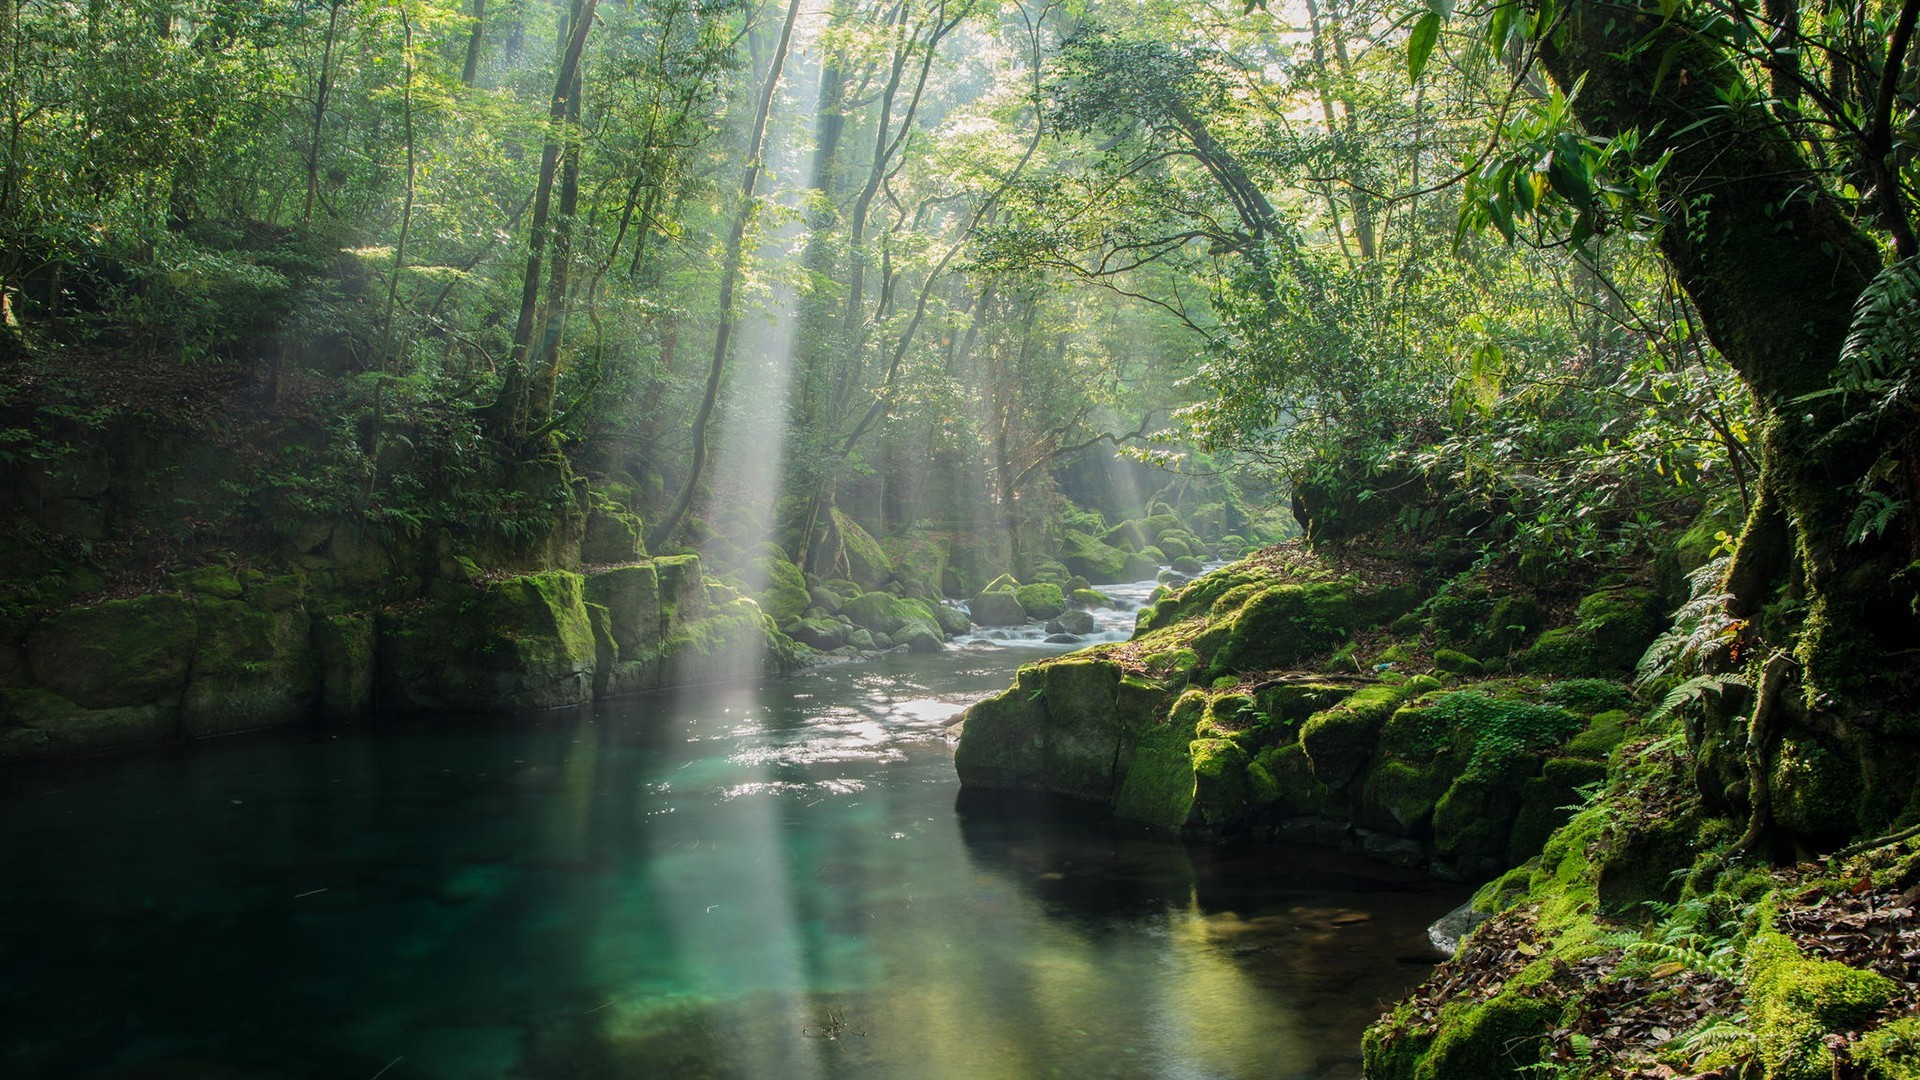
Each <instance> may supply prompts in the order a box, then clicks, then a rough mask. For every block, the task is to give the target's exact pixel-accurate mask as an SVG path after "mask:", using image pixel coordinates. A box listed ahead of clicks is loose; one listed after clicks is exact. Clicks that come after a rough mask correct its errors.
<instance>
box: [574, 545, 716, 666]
mask: <svg viewBox="0 0 1920 1080" xmlns="http://www.w3.org/2000/svg"><path fill="white" fill-rule="evenodd" d="M682 576H683V577H684V576H685V575H684V574H683V575H682ZM586 599H587V602H588V603H589V604H593V605H598V606H599V607H602V608H605V609H606V612H607V633H608V634H609V636H610V638H611V640H612V644H613V656H612V666H611V667H607V668H604V669H603V670H601V671H599V672H598V673H597V674H598V681H599V692H600V693H602V694H626V693H632V692H634V691H638V690H649V689H652V688H654V687H657V686H659V685H660V643H661V639H662V638H663V637H664V635H665V633H666V625H665V620H664V619H663V617H662V613H661V600H660V573H659V569H658V567H657V565H656V564H654V563H644V562H643V563H636V564H634V565H631V566H620V567H615V568H613V569H610V570H598V571H594V572H592V573H589V574H587V575H586ZM703 603H704V600H702V601H700V602H698V603H693V604H692V608H693V609H694V610H698V608H699V607H700V606H701V604H703Z"/></svg>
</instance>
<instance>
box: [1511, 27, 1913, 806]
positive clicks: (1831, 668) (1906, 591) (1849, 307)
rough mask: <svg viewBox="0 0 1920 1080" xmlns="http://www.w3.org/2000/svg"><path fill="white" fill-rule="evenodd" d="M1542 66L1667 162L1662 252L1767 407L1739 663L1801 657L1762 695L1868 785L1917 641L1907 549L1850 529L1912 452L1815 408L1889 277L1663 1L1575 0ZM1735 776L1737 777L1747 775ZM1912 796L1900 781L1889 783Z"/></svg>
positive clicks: (1868, 241) (1715, 55) (1863, 238)
mask: <svg viewBox="0 0 1920 1080" xmlns="http://www.w3.org/2000/svg"><path fill="white" fill-rule="evenodd" d="M1656 28H1657V29H1656ZM1541 57H1542V59H1543V61H1544V62H1545V65H1546V67H1547V70H1548V71H1549V73H1550V74H1551V75H1552V77H1553V79H1554V81H1555V82H1557V83H1558V84H1559V85H1560V86H1561V87H1563V88H1567V89H1569V90H1570V89H1571V88H1572V87H1574V86H1575V85H1576V84H1577V83H1579V82H1580V80H1581V79H1583V78H1584V80H1585V83H1584V87H1583V88H1582V90H1581V92H1580V94H1579V96H1578V98H1577V100H1576V101H1575V103H1574V111H1575V113H1576V115H1577V116H1578V118H1579V120H1580V122H1581V123H1582V124H1583V125H1584V126H1585V127H1586V128H1587V130H1588V131H1590V132H1592V133H1594V134H1596V135H1601V136H1610V135H1615V134H1619V133H1622V132H1626V131H1630V130H1638V131H1639V132H1641V133H1642V135H1643V136H1644V141H1643V143H1642V153H1643V154H1644V156H1645V158H1646V159H1647V160H1649V161H1651V160H1653V159H1656V158H1658V157H1659V156H1660V155H1661V154H1663V153H1670V154H1671V155H1672V158H1671V160H1670V161H1669V162H1668V163H1667V165H1666V167H1665V169H1664V171H1663V172H1662V173H1661V174H1660V180H1659V186H1660V198H1661V203H1662V205H1661V209H1662V211H1663V212H1664V213H1665V214H1666V216H1667V219H1668V224H1667V226H1666V228H1665V229H1664V231H1663V232H1662V235H1661V241H1660V242H1661V247H1662V249H1663V251H1664V252H1665V254H1666V257H1667V259H1668V261H1669V262H1670V264H1671V265H1672V268H1673V271H1674V274H1675V276H1676V278H1677V279H1678V280H1679V282H1680V283H1681V285H1682V286H1683V287H1684V288H1685V289H1686V290H1687V292H1688V294H1689V295H1690V296H1691V298H1692V300H1693V302H1694V305H1695V307H1696V308H1697V309H1698V310H1699V312H1700V317H1701V320H1702V322H1703V324H1704V326H1705V329H1706V331H1707V334H1708V336H1709V337H1710V338H1711V339H1712V341H1713V343H1714V344H1715V346H1716V347H1718V348H1719V349H1720V351H1721V353H1722V354H1723V355H1724V356H1725V357H1726V359H1727V361H1728V363H1729V364H1730V365H1732V367H1733V368H1734V370H1735V371H1737V372H1738V373H1739V375H1740V376H1741V378H1742V379H1743V380H1744V381H1745V382H1746V384H1747V387H1748V388H1749V389H1750V390H1751V391H1752V393H1753V395H1754V399H1755V402H1756V404H1757V405H1758V408H1759V413H1760V416H1761V418H1762V423H1761V425H1760V428H1759V431H1758V442H1759V445H1760V450H1761V459H1762V476H1761V478H1760V484H1759V487H1760V491H1759V493H1758V498H1757V500H1756V505H1755V508H1754V511H1753V513H1752V515H1751V517H1750V518H1749V520H1748V522H1747V525H1746V528H1745V530H1744V532H1743V535H1742V537H1741V540H1740V543H1739V546H1738V550H1737V552H1736V555H1735V558H1734V560H1733V566H1732V569H1731V571H1730V573H1729V577H1728V580H1727V583H1726V591H1727V592H1729V593H1731V594H1732V597H1733V599H1732V601H1731V605H1732V609H1733V610H1732V612H1731V613H1732V614H1733V615H1734V616H1736V617H1739V618H1742V619H1747V620H1749V622H1748V624H1747V629H1746V632H1745V635H1744V638H1743V650H1744V656H1742V655H1740V654H1738V653H1736V654H1735V656H1734V657H1731V658H1728V659H1731V660H1733V661H1734V662H1742V663H1745V664H1746V665H1747V666H1748V667H1749V668H1750V669H1751V671H1750V680H1749V681H1750V682H1751V683H1752V684H1753V685H1755V686H1760V685H1761V684H1762V682H1763V680H1762V679H1761V678H1760V677H1759V675H1760V669H1761V667H1762V666H1763V665H1764V664H1765V663H1766V661H1767V659H1768V657H1769V656H1770V655H1771V654H1772V653H1773V651H1774V650H1775V649H1788V650H1791V653H1792V656H1793V658H1794V660H1795V661H1797V668H1798V671H1797V675H1796V676H1794V677H1789V678H1787V679H1784V680H1782V679H1772V680H1764V681H1765V682H1766V683H1768V684H1769V685H1771V686H1778V687H1780V688H1782V690H1783V691H1791V690H1793V689H1794V688H1797V690H1798V692H1797V693H1790V694H1789V696H1790V697H1791V699H1792V700H1790V701H1787V702H1784V704H1785V705H1786V706H1787V709H1786V712H1787V713H1788V717H1789V720H1790V722H1792V723H1794V724H1796V725H1797V726H1799V727H1801V728H1804V729H1806V730H1808V731H1810V732H1812V733H1814V735H1815V736H1816V737H1817V738H1819V739H1821V740H1825V741H1827V742H1829V743H1830V744H1837V746H1839V747H1844V748H1845V750H1846V751H1847V753H1845V754H1843V755H1842V756H1843V758H1845V759H1848V765H1849V767H1850V768H1852V769H1854V770H1856V771H1857V772H1858V773H1859V774H1860V775H1862V776H1871V775H1874V774H1875V772H1876V765H1877V764H1884V760H1885V758H1884V755H1885V753H1886V752H1887V751H1890V750H1896V751H1897V753H1896V754H1895V757H1898V758H1903V759H1905V758H1911V757H1912V756H1913V752H1912V749H1911V748H1909V747H1906V746H1904V745H1901V746H1894V745H1892V744H1893V743H1896V742H1898V740H1896V739H1895V738H1894V737H1893V736H1891V735H1889V734H1887V723H1888V721H1889V719H1890V717H1889V715H1888V714H1889V713H1890V712H1891V711H1892V710H1893V709H1895V708H1898V707H1900V706H1899V705H1898V704H1896V703H1897V702H1898V701H1899V698H1898V696H1897V695H1898V688H1899V687H1901V686H1902V685H1905V684H1908V683H1909V680H1910V676H1911V675H1912V674H1913V673H1914V671H1915V655H1914V646H1915V645H1916V644H1917V643H1920V624H1916V619H1915V616H1914V610H1913V602H1914V595H1913V583H1912V581H1911V580H1910V579H1909V578H1907V576H1906V567H1907V564H1908V562H1909V558H1908V555H1909V551H1910V548H1909V543H1908V538H1907V537H1905V536H1898V537H1896V536H1885V537H1882V538H1881V539H1880V540H1879V541H1877V542H1876V543H1873V544H1852V543H1849V535H1848V534H1849V524H1850V522H1851V520H1852V518H1853V515H1854V511H1855V509H1856V508H1857V506H1858V504H1859V500H1860V497H1861V496H1860V490H1859V485H1860V483H1861V481H1862V479H1863V478H1864V477H1866V476H1867V474H1868V473H1869V471H1870V470H1872V469H1873V468H1874V467H1875V466H1876V464H1877V463H1881V462H1883V461H1886V460H1888V459H1889V458H1890V457H1891V458H1892V459H1894V460H1895V461H1898V460H1899V459H1901V458H1902V456H1903V454H1904V453H1905V452H1906V448H1905V447H1903V446H1901V445H1899V443H1900V441H1901V439H1902V435H1903V433H1901V432H1891V433H1890V432H1887V431H1885V430H1872V429H1869V428H1866V427H1865V426H1861V430H1859V431H1857V432H1854V431H1851V430H1849V431H1847V432H1846V433H1844V434H1843V433H1842V432H1841V430H1840V429H1841V424H1842V421H1843V420H1845V419H1846V417H1847V415H1848V412H1847V410H1848V402H1847V400H1846V398H1845V397H1844V396H1842V395H1835V394H1828V395H1824V396H1817V397H1810V396H1809V395H1816V394H1819V393H1820V392H1821V391H1825V390H1828V389H1830V388H1831V387H1832V386H1833V381H1834V375H1835V366H1836V362H1837V361H1838V359H1839V357H1840V353H1841V349H1842V346H1843V344H1844V343H1845V340H1846V337H1847V332H1848V328H1849V325H1850V323H1851V320H1852V314H1853V308H1854V304H1855V302H1856V301H1857V300H1858V298H1859V297H1860V294H1861V293H1862V291H1863V290H1864V289H1865V288H1866V287H1867V285H1868V283H1869V282H1870V281H1871V280H1872V278H1873V277H1874V275H1875V274H1876V273H1877V272H1878V271H1879V269H1880V265H1881V255H1880V251H1879V247H1878V245H1877V244H1876V243H1875V241H1874V239H1873V238H1872V237H1871V236H1870V235H1868V234H1867V233H1865V232H1863V231H1862V230H1861V229H1860V228H1859V227H1857V226H1856V225H1855V224H1854V222H1853V221H1852V220H1851V219H1850V218H1849V216H1848V215H1847V213H1846V211H1845V208H1844V207H1843V206H1842V205H1840V204H1839V203H1838V202H1837V201H1836V200H1834V199H1832V198H1830V197H1828V196H1827V195H1826V194H1825V193H1824V191H1823V188H1822V184H1821V182H1820V178H1819V177H1818V176H1817V175H1816V174H1815V172H1814V170H1813V169H1812V168H1811V167H1810V166H1809V164H1808V162H1807V161H1806V159H1805V158H1804V156H1803V155H1802V153H1801V151H1800V148H1799V146H1798V145H1797V144H1796V142H1795V140H1794V139H1793V138H1792V136H1791V135H1790V133H1788V132H1787V131H1786V130H1785V129H1783V128H1782V127H1781V125H1780V123H1779V121H1778V120H1777V119H1776V118H1775V117H1774V115H1773V114H1772V113H1770V112H1769V111H1768V110H1767V108H1766V107H1765V105H1764V104H1763V102H1764V99H1765V95H1764V94H1761V93H1758V92H1755V91H1754V90H1753V89H1752V88H1749V87H1745V86H1742V85H1738V84H1740V83H1741V82H1742V81H1743V76H1742V75H1741V74H1740V72H1739V71H1737V70H1736V69H1735V68H1734V66H1733V65H1732V64H1731V63H1730V62H1729V58H1728V57H1727V56H1726V55H1725V54H1724V53H1722V52H1721V51H1720V49H1719V48H1718V47H1717V46H1716V45H1714V44H1712V43H1711V42H1710V40H1709V39H1707V38H1705V37H1703V36H1700V35H1695V34H1690V33H1689V32H1688V30H1687V28H1686V27H1684V26H1683V25H1681V24H1680V23H1679V22H1670V21H1665V20H1663V19H1662V16H1661V14H1660V11H1659V8H1658V6H1657V5H1656V4H1654V3H1651V2H1647V3H1632V2H1630V3H1626V4H1607V3H1595V2H1591V0H1589V2H1584V3H1580V4H1575V5H1571V6H1570V7H1569V8H1568V9H1567V11H1566V13H1565V15H1564V16H1563V25H1562V26H1561V28H1560V29H1559V31H1558V32H1557V33H1555V34H1553V35H1552V36H1550V37H1549V38H1548V39H1547V40H1546V41H1544V42H1543V43H1542V48H1541ZM1730 101H1731V102H1736V103H1741V102H1744V103H1746V104H1733V105H1729V102H1730ZM1782 601H1785V603H1782ZM1783 614H1784V616H1785V617H1781V616H1782V615H1783ZM1768 637H1772V638H1773V639H1774V640H1765V639H1766V638H1768ZM1890 691H1891V692H1892V693H1890ZM1727 734H1728V732H1727V731H1726V730H1724V728H1723V729H1722V730H1721V731H1720V732H1717V733H1715V732H1712V731H1711V730H1709V731H1708V732H1706V733H1705V734H1704V736H1703V737H1706V738H1711V737H1725V736H1726V735H1727ZM1736 734H1737V733H1736ZM1759 750H1760V751H1761V752H1762V754H1763V755H1764V754H1765V753H1766V752H1767V750H1768V747H1767V746H1765V745H1762V746H1760V747H1759ZM1894 771H1895V773H1901V772H1903V770H1894ZM1905 771H1910V770H1905ZM1726 775H1727V778H1728V779H1729V780H1731V781H1733V782H1734V783H1738V782H1740V780H1742V779H1744V776H1745V773H1744V771H1743V772H1741V773H1740V775H1739V776H1738V777H1735V776H1733V775H1732V774H1731V773H1729V774H1726ZM1880 775H1882V776H1883V777H1884V779H1887V780H1896V777H1895V776H1886V775H1885V771H1884V770H1881V772H1880ZM1912 784H1913V777H1912V776H1911V775H1907V776H1905V778H1904V780H1903V781H1897V784H1896V786H1900V787H1904V788H1908V789H1910V788H1911V787H1912ZM1871 786H1873V785H1871V784H1869V785H1867V787H1871ZM1882 786H1885V785H1882ZM1863 790H1864V789H1863ZM1710 794H1723V795H1724V794H1726V792H1718V793H1715V792H1710ZM1734 794H1735V795H1736V796H1737V795H1738V794H1739V793H1738V792H1735V793H1734ZM1774 794H1775V796H1776V802H1777V797H1778V795H1779V792H1777V791H1776V792H1775V793H1774ZM1906 794H1907V793H1906V791H1904V790H1901V791H1893V790H1882V791H1879V792H1877V793H1872V792H1870V793H1869V794H1868V795H1866V796H1863V797H1862V798H1861V800H1860V802H1859V804H1858V805H1857V806H1856V807H1855V808H1853V809H1855V810H1856V811H1857V817H1856V818H1855V819H1854V820H1856V822H1857V826H1858V827H1872V826H1874V825H1877V824H1880V823H1881V822H1882V821H1884V819H1885V817H1887V816H1889V815H1890V814H1891V813H1897V812H1898V811H1899V810H1900V809H1901V808H1902V805H1903V804H1904V802H1905V801H1906ZM1889 800H1891V801H1889ZM1740 801H1746V800H1744V799H1743V800H1740ZM1755 802H1758V803H1760V804H1763V805H1764V803H1765V799H1764V798H1761V799H1758V800H1755ZM1876 806H1877V808H1876Z"/></svg>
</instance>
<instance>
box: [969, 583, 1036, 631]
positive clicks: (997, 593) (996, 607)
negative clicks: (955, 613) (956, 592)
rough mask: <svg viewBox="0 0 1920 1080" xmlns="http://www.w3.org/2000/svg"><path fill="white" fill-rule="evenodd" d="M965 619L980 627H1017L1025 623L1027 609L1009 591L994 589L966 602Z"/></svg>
mask: <svg viewBox="0 0 1920 1080" xmlns="http://www.w3.org/2000/svg"><path fill="white" fill-rule="evenodd" d="M967 617H968V618H969V619H970V620H972V621H973V622H975V623H978V624H979V625H981V626H1018V625H1020V624H1021V623H1023V622H1026V621H1027V609H1026V608H1024V607H1021V606H1020V598H1019V597H1017V596H1015V595H1014V593H1013V591H1012V590H1011V589H1004V590H999V589H996V590H989V591H987V592H982V593H979V594H977V595H976V596H974V598H973V599H972V600H970V601H968V602H967Z"/></svg>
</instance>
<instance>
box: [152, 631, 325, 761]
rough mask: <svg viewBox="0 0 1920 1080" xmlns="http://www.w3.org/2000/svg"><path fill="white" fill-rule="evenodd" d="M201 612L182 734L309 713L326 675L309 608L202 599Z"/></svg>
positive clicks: (273, 722)
mask: <svg viewBox="0 0 1920 1080" xmlns="http://www.w3.org/2000/svg"><path fill="white" fill-rule="evenodd" d="M194 617H195V620H196V621H197V622H198V624H199V627H200V634H199V638H198V640H197V642H196V645H195V648H194V652H193V665H192V669H191V671H190V672H189V674H188V678H187V685H186V690H185V692H184V693H183V694H182V695H181V698H180V731H181V734H183V735H186V736H189V737H194V736H202V735H224V734H227V733H229V732H235V731H246V730H250V729H253V728H262V727H277V726H280V725H283V724H291V723H293V722H295V721H297V720H300V719H302V718H303V717H305V716H306V715H308V713H309V712H310V711H311V709H312V708H313V705H314V703H315V702H316V701H317V700H318V698H319V696H320V677H321V673H320V666H319V663H318V657H317V656H316V653H315V650H314V642H313V634H312V627H311V625H310V620H309V619H308V617H307V613H306V611H305V610H304V609H300V608H296V609H293V610H283V611H270V610H266V609H264V608H258V607H255V606H253V605H251V604H248V603H245V602H243V601H238V600H202V601H200V602H199V603H197V604H196V605H195V609H194Z"/></svg>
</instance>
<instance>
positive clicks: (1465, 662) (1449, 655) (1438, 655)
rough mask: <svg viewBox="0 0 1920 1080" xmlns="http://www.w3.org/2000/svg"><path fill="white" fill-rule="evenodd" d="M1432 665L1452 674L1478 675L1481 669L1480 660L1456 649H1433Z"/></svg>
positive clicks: (1436, 668)
mask: <svg viewBox="0 0 1920 1080" xmlns="http://www.w3.org/2000/svg"><path fill="white" fill-rule="evenodd" d="M1433 667H1434V670H1435V671H1444V672H1447V673H1449V674H1453V675H1478V674H1480V672H1481V671H1482V670H1483V669H1482V667H1481V664H1480V661H1478V660H1475V659H1474V658H1473V657H1471V656H1468V655H1467V654H1466V653H1463V652H1460V651H1459V650H1457V649H1435V650H1434V651H1433Z"/></svg>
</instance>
